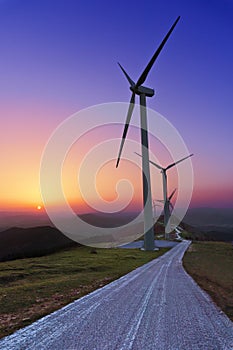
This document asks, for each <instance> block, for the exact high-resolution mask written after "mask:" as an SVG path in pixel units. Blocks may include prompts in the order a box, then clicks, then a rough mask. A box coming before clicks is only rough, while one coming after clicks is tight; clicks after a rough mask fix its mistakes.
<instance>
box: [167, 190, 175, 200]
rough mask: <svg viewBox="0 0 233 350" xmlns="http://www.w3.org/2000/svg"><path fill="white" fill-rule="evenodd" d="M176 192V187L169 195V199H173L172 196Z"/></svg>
mask: <svg viewBox="0 0 233 350" xmlns="http://www.w3.org/2000/svg"><path fill="white" fill-rule="evenodd" d="M175 192H176V188H175V189H174V191H172V193H171V194H170V196H169V197H168V200H169V201H170V200H171V199H172V197H173V196H174V193H175Z"/></svg>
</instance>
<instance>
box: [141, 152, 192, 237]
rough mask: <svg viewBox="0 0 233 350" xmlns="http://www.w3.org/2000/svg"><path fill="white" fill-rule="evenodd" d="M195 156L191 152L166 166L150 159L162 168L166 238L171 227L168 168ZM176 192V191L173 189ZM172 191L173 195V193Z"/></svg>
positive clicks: (153, 163)
mask: <svg viewBox="0 0 233 350" xmlns="http://www.w3.org/2000/svg"><path fill="white" fill-rule="evenodd" d="M135 153H136V154H137V155H138V156H140V157H142V156H141V155H140V154H139V153H137V152H135ZM192 156H193V153H192V154H190V155H189V156H186V157H184V158H182V159H180V160H177V161H176V162H174V163H172V164H169V165H168V166H167V167H166V168H163V167H161V165H159V164H157V163H155V162H152V160H149V162H150V163H151V164H152V165H154V166H155V167H156V168H158V169H160V170H161V173H162V177H163V202H164V227H165V238H166V239H169V232H170V230H169V228H168V227H167V224H168V220H169V217H170V214H169V213H170V205H169V198H168V196H167V170H169V169H171V168H173V167H174V166H175V165H177V164H179V163H181V162H183V161H184V160H185V159H187V158H190V157H192ZM173 192H174V193H175V191H173ZM174 193H172V196H173V194H174Z"/></svg>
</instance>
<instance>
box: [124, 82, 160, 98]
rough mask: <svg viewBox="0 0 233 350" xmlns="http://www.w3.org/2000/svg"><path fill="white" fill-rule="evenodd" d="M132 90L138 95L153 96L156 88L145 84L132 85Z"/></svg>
mask: <svg viewBox="0 0 233 350" xmlns="http://www.w3.org/2000/svg"><path fill="white" fill-rule="evenodd" d="M130 90H131V91H132V92H133V93H135V94H136V95H145V96H147V97H152V96H154V94H155V91H154V89H151V88H148V87H145V86H137V85H135V86H130Z"/></svg>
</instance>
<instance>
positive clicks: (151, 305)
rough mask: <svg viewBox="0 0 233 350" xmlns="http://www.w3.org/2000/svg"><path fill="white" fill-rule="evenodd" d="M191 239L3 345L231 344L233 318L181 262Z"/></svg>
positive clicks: (11, 348)
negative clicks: (197, 282) (215, 301)
mask: <svg viewBox="0 0 233 350" xmlns="http://www.w3.org/2000/svg"><path fill="white" fill-rule="evenodd" d="M189 244H190V242H188V241H183V242H182V243H180V244H178V245H177V246H175V247H174V248H173V249H171V250H170V251H169V252H167V253H166V254H164V255H163V256H161V257H160V258H158V259H155V260H153V261H151V262H149V263H148V264H146V265H144V266H141V267H139V268H138V269H136V270H134V271H132V272H130V273H129V274H127V275H125V276H123V277H122V278H120V279H118V280H116V281H114V282H112V283H110V284H108V285H107V286H105V287H103V288H101V289H98V290H96V291H94V292H93V293H91V294H89V295H87V296H85V297H83V298H81V299H79V300H77V301H75V302H73V303H71V304H69V305H67V306H66V307H64V308H62V309H60V310H58V311H56V312H54V313H52V314H50V315H48V316H46V317H44V318H42V319H40V320H39V321H37V322H35V323H33V324H32V325H30V326H28V327H26V328H23V329H21V330H19V331H17V332H15V333H14V334H12V335H10V336H8V337H6V338H3V339H2V340H1V341H0V349H1V350H3V349H4V350H5V349H8V350H15V349H17V350H23V349H33V350H37V349H40V350H41V349H53V350H59V349H64V350H73V349H77V350H89V349H90V350H94V349H95V350H113V349H117V350H118V349H119V350H130V349H135V350H136V349H138V350H150V349H156V350H160V349H161V350H190V349H193V350H201V349H203V350H209V349H211V350H221V349H224V350H230V349H233V323H232V322H231V321H230V320H229V319H228V318H227V317H226V316H225V315H224V314H223V313H222V312H221V311H220V310H219V309H218V308H217V307H216V306H215V305H214V303H213V302H212V301H211V299H210V298H209V296H208V295H207V294H206V293H205V292H203V291H202V290H201V289H200V288H199V287H198V286H197V284H196V283H195V282H194V281H193V280H192V278H191V277H190V276H189V275H188V274H187V273H186V272H185V271H184V269H183V267H182V257H183V254H184V252H185V250H186V249H187V248H188V246H189Z"/></svg>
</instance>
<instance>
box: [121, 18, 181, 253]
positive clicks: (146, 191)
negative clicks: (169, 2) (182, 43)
mask: <svg viewBox="0 0 233 350" xmlns="http://www.w3.org/2000/svg"><path fill="white" fill-rule="evenodd" d="M179 19H180V17H178V18H177V19H176V21H175V22H174V24H173V25H172V27H171V29H170V30H169V32H168V33H167V35H166V36H165V37H164V39H163V41H162V42H161V44H160V46H159V47H158V49H157V50H156V52H155V53H154V55H153V57H152V58H151V60H150V61H149V63H148V64H147V66H146V68H145V69H144V71H143V72H142V74H141V75H140V77H139V79H138V81H137V82H136V83H135V82H134V81H133V80H132V79H131V78H130V77H129V75H128V74H127V73H126V71H125V70H124V68H123V67H122V66H121V65H120V64H119V66H120V68H121V70H122V71H123V73H124V75H125V76H126V79H127V80H128V82H129V84H130V90H131V91H132V96H131V99H130V104H129V109H128V113H127V117H126V122H125V127H124V131H123V135H122V140H121V144H120V149H119V154H118V159H117V163H116V167H118V165H119V161H120V158H121V153H122V149H123V146H124V143H125V139H126V135H127V132H128V127H129V123H130V120H131V117H132V114H133V109H134V104H135V95H139V97H140V114H141V144H142V177H143V207H144V233H145V234H144V249H145V250H154V249H155V244H154V225H153V214H152V198H151V183H150V169H149V154H148V134H147V113H146V97H152V96H153V95H154V90H153V89H150V88H148V87H145V86H143V85H142V84H143V83H144V82H145V80H146V78H147V76H148V73H149V72H150V70H151V68H152V66H153V64H154V62H155V60H156V59H157V57H158V56H159V54H160V52H161V50H162V49H163V47H164V45H165V43H166V41H167V40H168V38H169V36H170V35H171V33H172V31H173V29H174V28H175V26H176V24H177V22H178V21H179Z"/></svg>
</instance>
